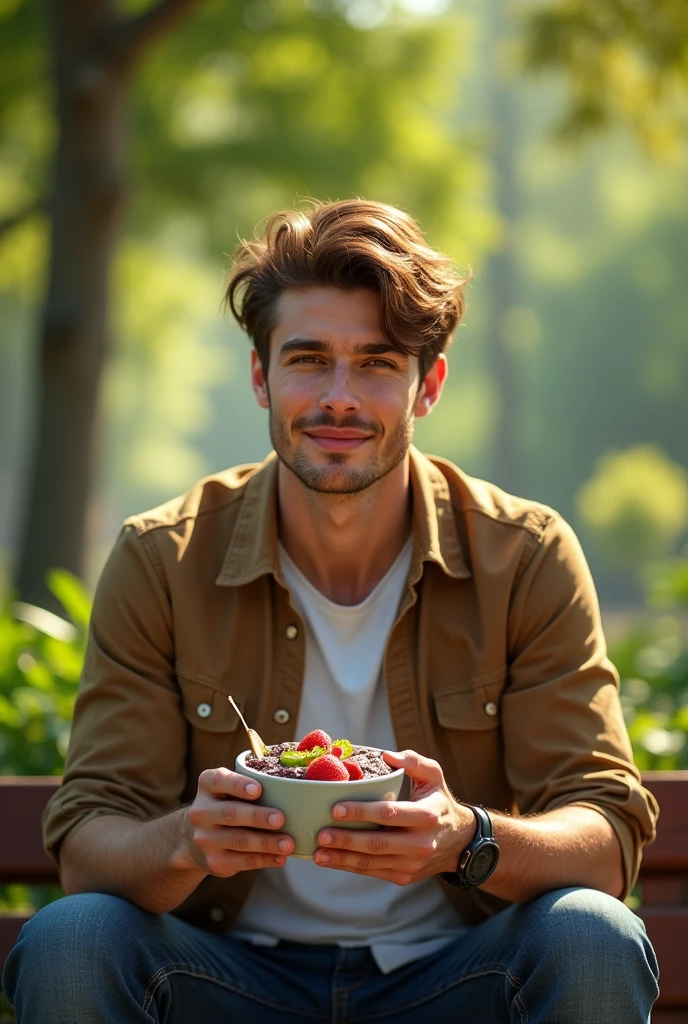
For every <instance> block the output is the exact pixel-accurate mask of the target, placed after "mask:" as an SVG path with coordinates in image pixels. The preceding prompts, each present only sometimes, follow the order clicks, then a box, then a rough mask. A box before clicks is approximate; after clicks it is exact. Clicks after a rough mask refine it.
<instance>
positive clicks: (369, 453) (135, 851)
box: [5, 200, 657, 1024]
mask: <svg viewBox="0 0 688 1024" xmlns="http://www.w3.org/2000/svg"><path fill="white" fill-rule="evenodd" d="M464 283H465V282H464V281H463V280H462V279H461V278H460V277H458V275H457V274H456V273H455V272H454V271H453V269H452V267H451V265H450V263H449V261H448V260H447V259H446V258H444V257H442V256H440V255H439V254H437V253H436V252H434V251H433V250H432V249H430V248H429V247H428V246H427V245H426V243H425V241H424V239H423V236H422V234H421V233H420V230H419V229H418V227H417V225H416V224H415V223H414V222H413V221H412V220H411V218H410V217H408V216H407V215H406V214H404V213H402V212H401V211H399V210H395V209H393V208H391V207H388V206H384V205H381V204H378V203H372V202H365V201H362V200H355V201H349V202H341V203H333V204H327V205H322V206H317V207H315V208H314V209H313V210H312V211H310V212H309V213H304V212H296V211H287V212H285V213H282V214H279V215H276V216H275V217H274V218H272V220H271V221H270V222H269V223H268V225H267V229H266V233H265V236H264V237H263V238H261V239H259V240H257V241H254V242H251V243H244V245H243V247H242V248H241V249H240V252H239V255H238V257H237V261H236V263H235V266H234V269H233V272H232V276H231V278H230V282H229V286H228V293H227V297H228V301H229V303H230V306H231V308H232V310H233V311H234V313H235V315H236V316H237V318H238V319H239V322H240V323H241V324H242V326H243V327H244V328H245V329H246V330H247V332H248V334H249V336H250V337H251V339H252V341H253V343H254V346H255V350H254V352H253V354H252V368H251V380H252V385H253V390H254V392H255V395H256V398H257V400H258V403H259V404H260V406H261V407H263V408H265V409H267V410H269V413H270V431H271V438H272V442H273V446H274V449H275V453H276V454H273V455H272V456H270V457H269V458H268V459H267V460H266V462H265V463H263V464H262V465H260V466H243V467H239V468H237V469H234V470H230V471H228V472H226V473H222V474H219V475H217V476H214V477H211V478H209V479H207V480H204V481H201V482H200V483H199V484H198V485H197V486H196V487H195V488H194V489H193V490H192V491H191V492H190V493H189V494H188V495H186V496H185V497H184V498H180V499H176V500H174V501H172V502H169V503H168V504H166V505H164V506H162V507H161V508H159V509H156V510H155V511H153V512H149V513H146V514H144V515H141V516H134V517H133V518H132V519H130V520H128V521H127V523H126V524H125V527H124V530H123V533H122V534H121V536H120V538H119V540H118V542H117V544H116V546H115V549H114V551H113V554H112V556H111V558H110V560H109V562H108V565H107V566H106V568H105V570H104V572H103V576H102V579H101V582H100V585H99V588H98V592H97V595H96V599H95V604H94V609H93V617H92V624H91V635H90V642H89V647H88V653H87V656H86V662H85V668H84V676H83V684H82V690H81V693H80V696H79V699H78V702H77V707H76V713H75V720H74V729H73V733H72V740H71V744H70V751H69V758H68V763H67V768H66V772H65V777H64V782H63V785H62V787H61V789H60V791H59V792H58V794H57V795H56V797H55V798H54V799H53V801H52V803H51V805H50V807H49V809H48V812H47V815H46V822H45V829H46V844H47V848H48V850H49V851H50V853H51V854H52V856H53V857H54V858H55V859H56V861H57V860H58V858H59V866H60V870H61V877H62V882H63V886H64V889H65V892H66V893H67V894H68V896H67V898H66V899H64V900H61V901H58V902H57V903H55V904H52V905H51V906H49V907H47V908H46V909H44V910H43V911H41V912H40V913H39V914H38V915H37V916H36V917H35V918H34V920H33V921H32V922H31V923H30V924H29V925H28V926H27V927H26V928H25V930H24V931H23V933H22V936H21V938H20V940H19V943H18V945H17V947H16V948H15V950H14V951H13V953H12V955H11V957H10V959H9V961H8V966H7V971H6V977H5V985H6V991H7V992H8V994H9V998H10V1000H11V1001H12V1002H13V1003H14V1005H15V1009H16V1011H17V1017H18V1020H19V1021H20V1022H27V1021H31V1022H36V1024H37V1022H39V1021H40V1022H41V1024H47V1022H55V1024H58V1022H60V1024H62V1022H65V1024H66V1022H67V1021H69V1022H78V1024H96V1022H115V1021H117V1022H119V1021H132V1022H133V1021H150V1020H154V1021H164V1022H166V1024H172V1022H174V1024H181V1022H190V1021H197V1020H198V1021H215V1020H218V1021H220V1020H222V1021H233V1022H235V1021H244V1020H259V1021H261V1022H262V1021H265V1022H268V1024H272V1022H277V1021H279V1022H282V1024H284V1022H288V1021H294V1022H296V1021H304V1020H313V1021H337V1022H345V1021H349V1020H351V1021H353V1020H355V1021H357V1022H364V1021H377V1022H382V1021H392V1020H393V1021H395V1022H399V1024H406V1022H408V1024H410V1022H411V1021H413V1022H417V1021H426V1020H427V1021H429V1020H435V1019H447V1020H452V1021H460V1020H461V1021H463V1020H473V1019H480V1020H491V1021H498V1022H502V1021H503V1022H506V1021H511V1022H515V1021H519V1022H522V1021H526V1020H527V1021H529V1022H530V1024H536V1022H537V1024H544V1022H547V1024H559V1022H565V1021H566V1022H572V1024H573V1022H575V1024H593V1022H594V1024H611V1022H618V1024H636V1022H637V1024H640V1022H641V1021H642V1022H647V1021H648V1020H649V1014H650V1007H651V1005H652V1002H653V1000H654V999H655V997H656V994H657V985H656V974H657V967H656V961H655V958H654V954H653V952H652V949H651V947H650V945H649V943H648V941H647V937H646V936H645V933H644V929H643V926H642V923H641V922H640V921H639V920H638V918H636V917H635V915H633V914H632V913H631V911H630V910H628V909H627V908H626V907H625V906H624V904H623V903H622V902H621V900H622V899H623V897H624V896H625V895H626V894H627V893H628V892H629V891H630V889H631V887H632V886H633V884H634V880H635V877H636V873H637V869H638V863H639V857H640V849H641V846H642V844H643V843H645V842H648V841H649V840H650V839H651V838H652V835H653V828H654V821H655V817H656V807H655V805H654V803H653V801H652V798H651V796H650V795H649V794H648V793H647V792H646V791H645V790H644V789H643V788H642V786H641V784H640V780H639V775H638V772H637V770H636V769H635V768H634V766H633V764H632V758H631V752H630V746H629V743H628V737H627V734H626V731H625V728H624V724H623V719H622V716H621V712H620V708H619V702H618V693H617V689H618V688H617V677H616V675H615V673H614V670H613V668H612V666H611V665H610V663H609V662H608V661H607V659H606V655H605V647H604V640H603V637H602V632H601V628H600V621H599V612H598V608H597V602H596V597H595V593H594V589H593V586H592V582H591V580H590V577H589V573H588V570H587V567H586V565H585V561H584V559H583V556H582V554H581V552H580V549H579V547H578V544H577V542H576V540H575V538H574V536H573V534H572V532H571V530H570V529H569V527H568V526H567V525H566V524H565V523H563V522H562V520H561V519H560V518H559V517H558V516H557V515H556V513H554V512H553V511H552V510H551V509H548V508H545V507H543V506H541V505H538V504H536V503H534V502H530V501H524V500H521V499H518V498H515V497H513V496H511V495H507V494H505V493H503V492H502V491H500V490H499V489H498V488H496V487H494V486H491V485H490V484H487V483H484V482H482V481H478V480H474V479H471V478H470V477H467V476H466V475H465V474H463V473H462V472H461V471H460V470H458V469H457V468H456V467H454V466H453V465H451V464H450V463H448V462H446V461H444V460H441V459H429V458H427V457H425V456H423V455H421V454H420V453H419V452H418V451H416V450H415V449H413V448H412V446H411V439H412V434H413V423H414V419H415V417H417V416H424V415H427V414H428V413H429V412H430V411H431V410H432V408H433V407H434V405H435V404H436V403H437V401H438V400H439V398H440V395H441V392H442V387H443V384H444V381H445V378H446V373H447V364H446V358H445V355H444V350H445V348H446V346H447V344H448V342H449V340H450V337H451V335H452V333H453V331H454V330H455V328H456V326H457V324H458V322H459V320H460V318H461V314H462V311H463V285H464ZM230 693H231V694H232V695H233V696H234V697H235V698H236V699H237V701H238V702H239V704H240V706H241V707H242V709H243V711H244V714H245V716H246V718H247V719H248V720H249V722H250V724H252V725H253V726H254V727H256V728H257V729H258V731H259V732H260V734H261V735H262V736H263V738H264V739H265V740H266V741H267V742H268V743H275V742H280V741H283V740H289V739H293V738H294V737H297V738H298V737H299V736H302V735H304V734H305V733H306V732H307V731H309V730H310V729H312V728H315V727H321V728H324V729H325V730H327V731H329V732H330V733H331V734H332V735H338V736H341V735H347V736H349V738H350V739H352V740H353V741H354V742H357V743H367V744H371V745H376V746H381V747H384V748H389V752H388V753H386V755H385V757H386V759H387V762H388V763H389V764H390V765H391V766H393V767H394V768H397V767H403V768H404V769H405V771H406V773H407V775H408V776H410V779H411V780H412V782H413V791H412V794H411V796H410V798H409V799H408V800H404V801H401V802H399V803H397V804H392V803H386V802H374V803H370V804H365V803H355V802H350V801H345V802H342V803H341V804H339V805H337V806H336V807H335V809H334V812H333V814H334V817H335V818H340V819H341V820H342V821H345V820H347V819H348V820H356V821H358V820H361V821H368V822H373V823H375V824H377V825H380V826H383V828H382V830H378V831H362V832H361V831H350V830H346V829H337V828H327V829H324V830H323V831H322V832H321V833H320V835H319V844H320V846H319V849H318V851H317V853H316V855H315V859H314V861H313V862H302V861H296V860H289V858H288V855H289V853H290V851H291V850H292V848H293V840H292V839H291V838H290V835H289V821H288V820H287V821H285V820H284V815H283V814H282V813H281V812H280V811H279V810H278V809H275V808H268V807H260V806H258V805H257V804H256V798H257V797H258V796H259V793H260V788H259V787H258V786H256V785H255V784H253V783H252V782H251V781H250V780H248V779H246V778H244V777H243V776H240V775H237V774H236V773H234V772H233V771H232V770H231V767H227V766H232V765H233V764H234V758H235V756H236V754H237V753H238V752H239V751H240V750H242V749H243V748H244V747H245V738H244V736H243V733H242V731H241V730H240V729H237V720H236V716H235V715H234V713H233V711H232V710H231V708H230V706H229V704H228V701H227V695H228V694H230ZM400 748H401V750H402V752H401V753H399V752H395V751H397V750H398V749H400ZM404 748H408V749H404ZM482 807H484V808H487V811H485V810H483V809H482ZM490 830H492V833H493V835H492V838H490Z"/></svg>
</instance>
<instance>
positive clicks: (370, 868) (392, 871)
mask: <svg viewBox="0 0 688 1024" xmlns="http://www.w3.org/2000/svg"><path fill="white" fill-rule="evenodd" d="M314 860H315V863H316V864H317V865H318V867H321V868H334V869H335V870H337V871H350V872H351V873H352V874H354V875H366V876H367V877H369V878H382V879H383V880H384V881H385V882H394V884H395V885H409V884H410V883H411V882H414V881H417V880H418V878H419V877H423V876H422V871H423V867H424V865H423V864H422V863H420V862H414V861H406V860H404V861H403V863H400V858H398V857H395V858H392V857H368V856H366V855H365V854H353V853H343V852H342V851H341V850H327V851H325V850H318V851H317V852H316V855H315V857H314Z"/></svg>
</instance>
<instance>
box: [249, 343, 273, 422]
mask: <svg viewBox="0 0 688 1024" xmlns="http://www.w3.org/2000/svg"><path fill="white" fill-rule="evenodd" d="M251 386H252V387H253V394H254V395H255V396H256V401H257V402H258V405H259V406H260V407H261V409H269V408H270V396H269V395H268V385H267V380H266V377H265V373H264V372H263V364H262V363H261V361H260V356H259V355H258V353H257V352H256V350H255V349H253V350H252V352H251Z"/></svg>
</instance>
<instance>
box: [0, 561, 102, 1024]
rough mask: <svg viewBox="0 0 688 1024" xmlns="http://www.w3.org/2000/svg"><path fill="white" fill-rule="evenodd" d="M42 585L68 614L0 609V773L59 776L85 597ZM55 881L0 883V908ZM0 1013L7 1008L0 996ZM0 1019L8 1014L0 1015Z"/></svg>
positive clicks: (66, 584) (63, 578)
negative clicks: (47, 882) (20, 883)
mask: <svg viewBox="0 0 688 1024" xmlns="http://www.w3.org/2000/svg"><path fill="white" fill-rule="evenodd" d="M49 586H50V589H51V590H52V592H53V594H55V596H56V597H57V598H58V600H59V601H60V603H61V604H62V606H63V608H64V609H65V612H66V613H67V615H68V616H69V621H67V620H66V619H62V618H60V617H59V616H57V615H53V614H52V613H51V612H48V611H46V610H45V609H43V608H37V607H35V606H34V605H26V604H22V603H20V602H12V601H10V600H8V601H6V602H5V604H4V605H3V606H1V607H0V768H1V772H2V774H3V775H61V774H62V771H63V769H64V758H65V754H66V752H67V743H68V741H69V727H70V723H71V720H72V713H73V710H74V701H75V699H76V694H77V690H78V687H79V676H80V673H81V666H82V664H83V660H84V650H85V646H86V633H87V629H88V618H89V614H90V608H91V599H90V597H89V595H88V593H87V592H86V590H85V589H84V587H83V584H82V583H81V582H80V581H79V580H78V579H76V577H74V576H72V575H71V574H70V573H67V572H64V571H62V570H55V571H54V572H52V573H51V574H50V577H49ZM61 895H62V890H61V889H60V888H59V886H27V885H6V886H0V911H5V912H8V911H11V912H14V913H27V912H31V911H33V910H39V909H40V908H41V907H43V906H45V905H46V904H47V903H50V902H51V901H52V900H55V899H58V898H59V897H60V896H61ZM0 1012H5V1013H6V1012H7V1006H6V1004H5V1005H3V1003H2V1001H0ZM0 1019H11V1018H10V1017H7V1018H0Z"/></svg>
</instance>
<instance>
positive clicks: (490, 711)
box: [484, 700, 497, 718]
mask: <svg viewBox="0 0 688 1024" xmlns="http://www.w3.org/2000/svg"><path fill="white" fill-rule="evenodd" d="M484 711H485V714H486V715H489V716H490V718H494V716H495V715H496V714H497V705H496V704H495V702H494V701H493V700H488V702H487V704H486V705H485V708H484Z"/></svg>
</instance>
